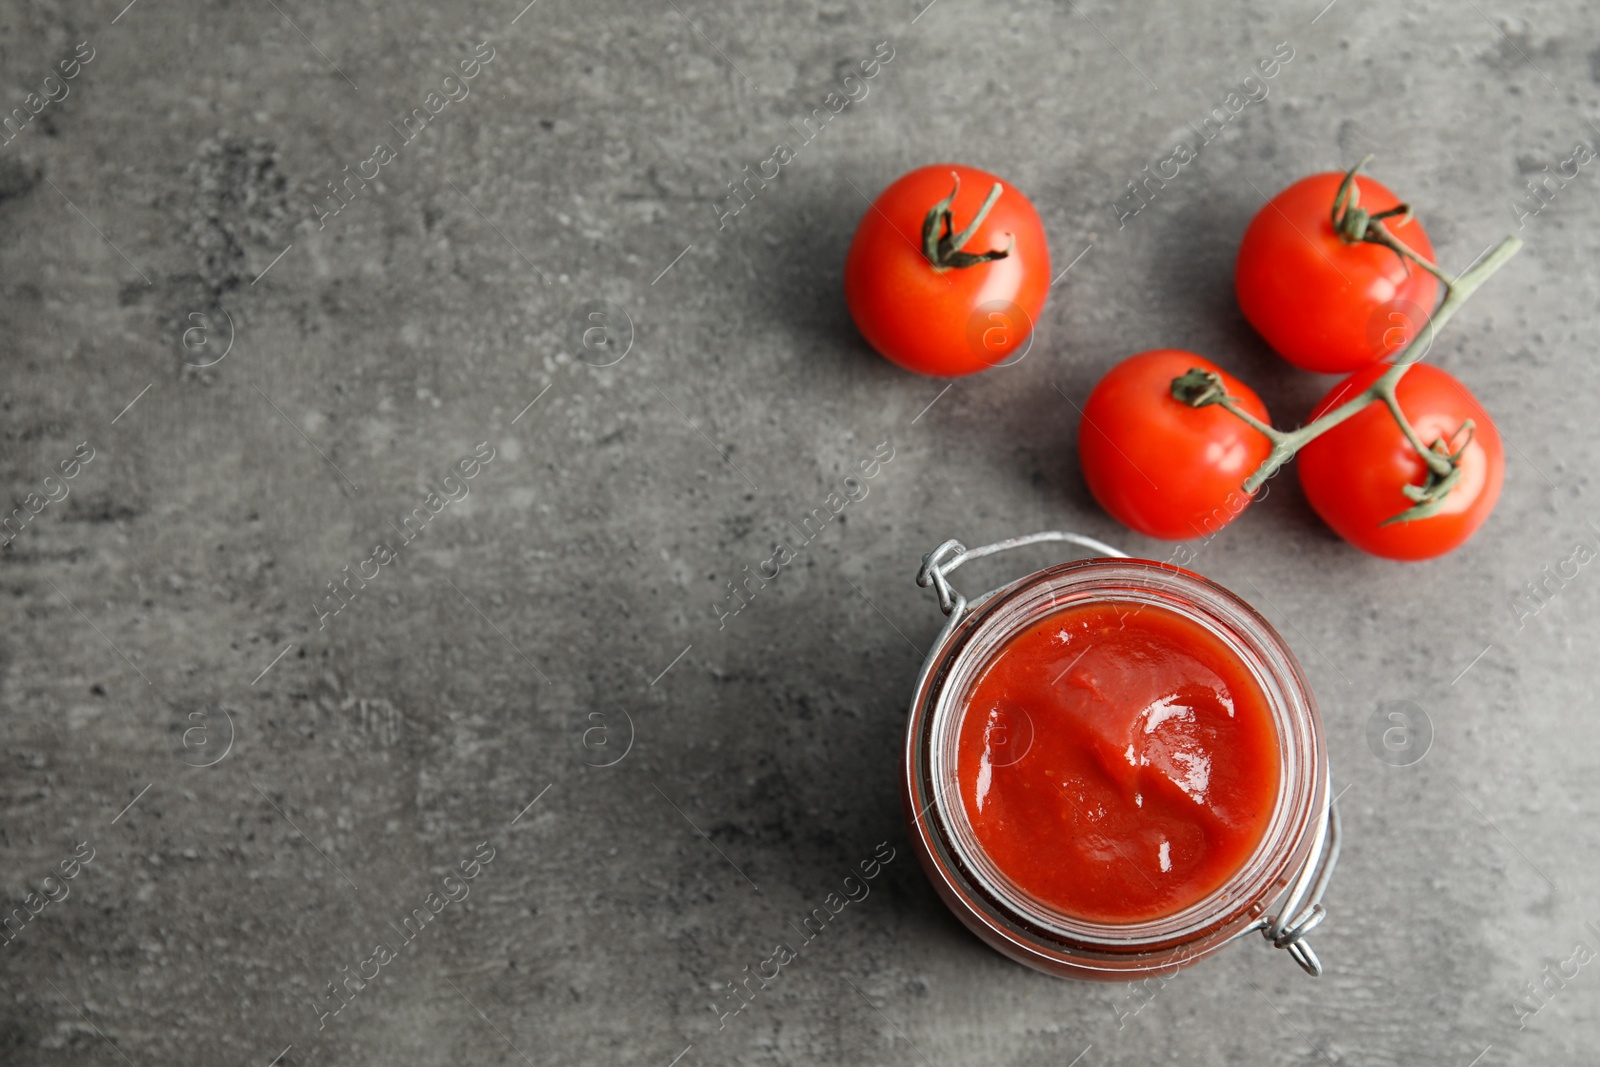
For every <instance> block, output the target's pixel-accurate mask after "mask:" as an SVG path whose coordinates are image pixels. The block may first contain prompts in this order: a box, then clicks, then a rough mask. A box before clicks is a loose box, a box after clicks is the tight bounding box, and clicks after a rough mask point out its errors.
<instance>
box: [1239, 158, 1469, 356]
mask: <svg viewBox="0 0 1600 1067" xmlns="http://www.w3.org/2000/svg"><path fill="white" fill-rule="evenodd" d="M1343 181H1344V175H1343V174H1339V173H1329V174H1314V175H1312V176H1311V177H1309V178H1302V179H1301V180H1300V181H1297V182H1295V183H1294V184H1293V185H1291V186H1289V188H1287V189H1285V190H1284V191H1283V192H1281V193H1279V194H1278V195H1277V196H1275V197H1273V198H1272V199H1271V200H1270V201H1268V203H1267V205H1266V206H1265V207H1263V208H1262V209H1261V210H1260V211H1259V212H1257V213H1256V217H1255V218H1254V219H1251V220H1250V226H1249V228H1248V229H1246V230H1245V232H1244V241H1243V243H1241V244H1240V245H1239V262H1238V264H1237V266H1236V267H1235V268H1234V279H1233V284H1234V289H1235V290H1236V291H1237V293H1238V295H1239V308H1240V310H1241V311H1243V312H1244V317H1245V318H1246V319H1249V320H1250V325H1252V326H1254V327H1255V328H1256V330H1257V332H1259V333H1260V334H1261V336H1262V337H1264V338H1265V339H1266V342H1267V344H1269V345H1271V346H1272V347H1273V350H1274V351H1276V352H1277V353H1278V354H1279V355H1280V356H1282V357H1283V358H1284V359H1286V360H1288V361H1289V362H1290V363H1293V364H1294V365H1295V366H1297V367H1300V368H1302V369H1304V370H1310V371H1317V372H1319V373H1322V374H1346V373H1349V372H1350V371H1353V370H1358V369H1360V368H1361V367H1365V366H1367V365H1368V364H1371V363H1374V362H1376V361H1378V360H1381V359H1387V358H1388V357H1390V356H1393V355H1394V354H1395V353H1396V352H1397V351H1399V350H1400V349H1401V348H1403V347H1405V345H1406V343H1407V342H1408V341H1410V339H1411V338H1412V337H1413V336H1414V335H1415V334H1416V333H1418V332H1419V331H1420V330H1421V328H1422V325H1423V323H1424V322H1426V321H1427V317H1428V316H1429V315H1431V314H1432V313H1433V305H1434V299H1435V298H1436V297H1437V296H1438V293H1439V280H1438V279H1437V278H1435V277H1434V276H1433V275H1431V274H1429V273H1428V272H1427V271H1425V270H1423V269H1422V268H1421V267H1419V266H1417V264H1415V263H1410V262H1407V261H1405V260H1403V259H1402V257H1401V256H1400V255H1399V253H1397V252H1395V251H1394V250H1393V249H1389V248H1385V247H1383V246H1382V245H1376V244H1368V243H1366V242H1360V243H1355V244H1352V243H1349V242H1347V241H1345V240H1344V239H1343V238H1342V237H1340V236H1339V234H1338V233H1336V232H1335V231H1334V228H1333V218H1332V210H1333V202H1334V198H1335V197H1336V196H1337V195H1338V192H1339V184H1340V183H1341V182H1343ZM1356 187H1357V189H1359V190H1360V198H1359V204H1360V206H1361V208H1363V209H1364V210H1366V211H1369V212H1371V213H1373V214H1377V213H1378V212H1380V211H1385V210H1388V209H1389V208H1392V207H1394V206H1395V205H1396V204H1398V203H1399V201H1398V200H1397V199H1396V198H1395V195H1394V194H1393V193H1391V192H1390V191H1389V190H1388V189H1385V188H1384V187H1383V186H1382V185H1379V184H1378V183H1377V182H1375V181H1373V180H1372V179H1371V178H1367V177H1364V176H1361V175H1357V177H1356ZM1383 224H1384V225H1385V226H1387V227H1388V228H1389V232H1390V233H1392V234H1394V236H1395V237H1396V238H1397V239H1399V240H1400V241H1401V242H1403V243H1404V244H1405V245H1406V246H1407V247H1409V248H1410V249H1411V250H1412V251H1414V252H1416V253H1417V254H1418V255H1420V256H1422V257H1424V258H1425V259H1428V260H1430V261H1431V260H1432V259H1433V244H1432V242H1430V241H1429V240H1428V235H1427V234H1426V233H1424V232H1423V229H1422V223H1420V222H1418V221H1417V220H1416V219H1414V218H1413V219H1405V220H1402V218H1401V217H1395V218H1390V219H1385V220H1383Z"/></svg>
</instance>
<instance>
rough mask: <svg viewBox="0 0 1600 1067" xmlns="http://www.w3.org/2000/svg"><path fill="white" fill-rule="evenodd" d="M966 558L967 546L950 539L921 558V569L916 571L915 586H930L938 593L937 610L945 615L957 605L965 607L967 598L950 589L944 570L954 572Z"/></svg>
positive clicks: (954, 609) (953, 610)
mask: <svg viewBox="0 0 1600 1067" xmlns="http://www.w3.org/2000/svg"><path fill="white" fill-rule="evenodd" d="M966 558H967V546H966V545H963V544H962V543H961V542H960V541H957V540H956V539H955V538H953V537H952V538H951V539H950V540H948V541H946V542H945V543H944V544H942V545H940V546H939V547H938V548H936V549H934V550H933V551H932V552H929V553H928V554H927V555H926V556H923V557H922V567H921V569H920V570H918V571H917V584H918V585H920V586H922V588H924V589H926V588H928V586H930V585H931V586H933V588H934V589H935V590H937V591H938V593H939V610H940V611H942V612H944V613H945V614H946V615H949V614H951V613H952V612H955V611H956V607H957V605H958V604H959V605H961V606H965V605H966V602H967V598H966V597H964V596H962V595H961V594H960V593H958V592H956V591H955V590H954V589H952V588H950V581H949V579H947V578H946V577H945V568H946V567H948V568H949V569H950V570H955V569H956V568H957V567H959V566H961V564H962V563H963V562H964V561H965V560H966Z"/></svg>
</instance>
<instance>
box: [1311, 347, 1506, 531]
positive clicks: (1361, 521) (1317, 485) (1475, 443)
mask: <svg viewBox="0 0 1600 1067" xmlns="http://www.w3.org/2000/svg"><path fill="white" fill-rule="evenodd" d="M1388 369H1389V365H1388V364H1386V363H1382V364H1378V365H1377V366H1374V367H1369V368H1367V369H1366V370H1364V371H1361V372H1359V373H1357V374H1354V375H1352V376H1351V377H1349V378H1347V379H1346V380H1345V381H1343V382H1341V383H1340V384H1339V385H1338V386H1336V387H1335V388H1334V389H1333V391H1332V392H1330V393H1329V394H1328V395H1327V396H1325V397H1323V398H1322V400H1321V401H1320V402H1319V403H1318V404H1317V406H1316V408H1315V410H1313V411H1312V413H1311V419H1312V420H1313V421H1314V420H1316V419H1317V418H1318V417H1320V416H1321V415H1322V414H1323V413H1324V412H1326V411H1328V410H1330V409H1331V408H1334V407H1337V406H1338V405H1339V404H1341V403H1343V402H1345V401H1346V400H1349V399H1350V398H1352V397H1355V396H1357V395H1359V394H1360V393H1361V392H1362V391H1363V390H1365V389H1366V388H1367V387H1368V386H1369V385H1371V384H1372V383H1373V381H1375V380H1376V379H1377V378H1378V377H1379V376H1380V375H1382V374H1383V373H1384V372H1385V371H1387V370H1388ZM1395 400H1396V401H1397V402H1398V404H1399V407H1400V410H1401V411H1403V412H1405V415H1406V419H1407V421H1409V422H1410V423H1411V426H1412V428H1413V429H1415V430H1416V432H1417V436H1418V438H1420V439H1421V441H1422V443H1423V444H1424V445H1426V446H1428V447H1430V448H1433V449H1435V451H1439V452H1441V453H1442V454H1451V455H1455V454H1457V453H1459V455H1458V456H1457V458H1456V460H1455V465H1456V466H1457V467H1458V469H1459V473H1458V474H1457V475H1455V478H1456V480H1455V482H1454V484H1453V485H1451V486H1450V488H1449V490H1448V492H1446V493H1445V494H1444V496H1443V498H1442V499H1441V500H1440V501H1439V505H1438V507H1437V509H1436V511H1435V513H1434V514H1432V515H1429V516H1428V517H1425V518H1400V519H1398V521H1391V520H1397V517H1399V516H1402V515H1403V513H1405V512H1407V511H1408V510H1410V509H1411V508H1412V507H1413V506H1415V503H1416V502H1415V500H1414V498H1413V497H1412V496H1408V495H1407V494H1406V487H1407V486H1416V487H1421V486H1424V485H1425V484H1426V483H1427V480H1428V468H1427V465H1426V463H1425V462H1424V460H1423V458H1422V457H1421V456H1420V455H1419V454H1418V453H1417V450H1416V449H1415V448H1414V447H1412V445H1411V443H1410V442H1409V441H1408V440H1407V439H1406V436H1405V433H1404V432H1403V431H1402V430H1401V429H1400V425H1399V423H1397V422H1396V421H1395V420H1394V418H1393V416H1392V415H1390V413H1389V412H1388V410H1387V409H1386V408H1385V406H1384V404H1383V403H1382V401H1375V402H1373V403H1371V404H1368V405H1367V406H1366V407H1365V408H1363V409H1361V411H1359V412H1357V413H1356V414H1355V415H1353V416H1351V417H1350V418H1348V419H1346V420H1345V421H1344V422H1341V423H1340V424H1339V425H1337V426H1335V427H1333V428H1332V429H1330V430H1328V431H1327V432H1325V433H1323V434H1322V435H1320V436H1319V437H1316V438H1314V439H1313V440H1311V441H1310V442H1309V443H1307V444H1306V445H1305V446H1304V447H1303V448H1301V449H1300V452H1299V456H1298V459H1299V461H1300V484H1301V485H1302V486H1304V487H1305V493H1306V499H1308V500H1309V501H1310V502H1311V506H1312V507H1313V508H1315V509H1316V512H1317V514H1318V515H1321V516H1322V519H1323V521H1324V522H1326V523H1327V524H1328V525H1329V526H1331V527H1333V530H1334V532H1335V533H1337V534H1338V535H1339V536H1340V537H1342V538H1344V539H1345V540H1346V541H1348V542H1350V543H1351V544H1352V545H1355V546H1356V547H1357V548H1359V549H1361V550H1363V551H1365V552H1370V553H1372V554H1373V555H1375V556H1383V557H1385V558H1387V559H1402V560H1417V559H1431V558H1433V557H1434V556H1442V555H1444V554H1445V553H1446V552H1449V551H1451V550H1452V549H1454V548H1456V547H1458V546H1460V545H1461V544H1462V543H1463V542H1465V541H1466V540H1467V538H1469V537H1471V536H1472V535H1473V533H1474V532H1475V531H1476V530H1477V529H1478V527H1479V526H1482V525H1483V521H1484V520H1485V519H1487V518H1488V517H1489V513H1490V512H1491V511H1493V510H1494V505H1495V501H1497V500H1498V499H1499V498H1500V486H1501V484H1502V483H1503V482H1504V481H1505V470H1506V459H1505V452H1504V450H1503V449H1502V447H1501V444H1500V434H1499V432H1498V431H1497V430H1496V429H1495V425H1494V420H1493V419H1491V418H1490V417H1489V413H1488V412H1487V411H1485V410H1484V409H1483V405H1481V404H1479V403H1478V401H1477V399H1476V398H1474V397H1473V395H1472V394H1471V393H1469V392H1468V391H1467V389H1466V387H1465V386H1464V385H1462V384H1461V383H1460V382H1458V381H1456V379H1455V378H1454V377H1452V376H1451V375H1450V374H1449V373H1448V372H1447V371H1443V370H1440V369H1439V368H1438V367H1435V366H1432V365H1431V364H1427V363H1419V364H1416V365H1415V366H1413V367H1412V368H1411V369H1410V370H1408V371H1407V372H1406V374H1405V376H1404V377H1403V378H1401V379H1400V381H1399V382H1398V383H1397V384H1396V385H1395ZM1469 421H1470V423H1471V425H1470V426H1469V425H1468V423H1469Z"/></svg>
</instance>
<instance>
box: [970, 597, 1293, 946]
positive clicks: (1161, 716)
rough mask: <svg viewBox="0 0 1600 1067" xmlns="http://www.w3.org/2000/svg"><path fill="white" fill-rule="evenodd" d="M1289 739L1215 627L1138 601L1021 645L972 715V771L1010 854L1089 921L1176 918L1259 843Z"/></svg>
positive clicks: (1023, 878)
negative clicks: (1282, 737)
mask: <svg viewBox="0 0 1600 1067" xmlns="http://www.w3.org/2000/svg"><path fill="white" fill-rule="evenodd" d="M1279 763H1280V754H1279V750H1278V734H1277V729H1276V726H1275V725H1274V722H1273V719H1272V713H1271V710H1270V709H1269V707H1268V704H1267V698H1266V695H1265V694H1264V693H1263V692H1262V691H1261V687H1260V686H1259V685H1258V684H1257V683H1256V681H1255V679H1254V677H1253V676H1252V675H1251V673H1250V670H1249V668H1248V667H1247V666H1246V665H1245V664H1244V663H1243V662H1241V661H1240V659H1239V658H1238V656H1237V655H1235V654H1234V653H1233V652H1232V651H1231V650H1230V649H1229V648H1228V647H1227V645H1225V644H1224V643H1223V642H1222V641H1221V640H1220V639H1218V638H1217V637H1216V636H1215V635H1213V634H1211V633H1209V632H1208V631H1207V630H1205V629H1204V628H1203V627H1202V626H1200V625H1199V624H1198V623H1195V622H1193V621H1191V620H1190V619H1187V618H1185V617H1184V616H1182V615H1179V614H1177V613H1176V612H1173V611H1170V610H1167V609H1165V608H1157V607H1151V606H1147V605H1139V604H1135V603H1131V602H1122V603H1116V602H1108V603H1099V604H1093V605H1085V606H1078V607H1071V608H1067V609H1064V610H1062V611H1059V612H1056V613H1055V614H1053V615H1050V616H1049V617H1047V618H1045V619H1043V620H1041V621H1040V622H1038V623H1036V624H1035V625H1033V626H1032V627H1031V628H1029V629H1028V630H1025V631H1023V632H1022V633H1020V634H1017V635H1016V636H1015V637H1013V638H1011V639H1010V640H1009V641H1008V642H1006V644H1005V645H1004V646H1003V647H1002V648H1001V649H1000V651H999V652H998V653H997V654H996V655H995V657H994V659H993V660H991V661H990V662H989V664H988V665H987V666H986V667H985V668H984V670H983V673H982V675H981V676H980V677H979V679H978V681H977V684H976V685H975V687H974V688H973V691H972V696H971V699H970V700H969V701H968V703H967V707H966V709H965V711H964V712H963V715H962V721H961V734H960V742H959V749H958V752H957V775H958V779H959V783H960V790H961V798H962V802H963V803H964V805H965V806H966V811H967V817H968V819H969V820H970V821H971V823H972V827H973V829H974V830H975V831H976V833H977V837H978V841H979V842H980V843H981V844H982V846H983V849H984V851H985V852H987V853H988V855H989V857H990V858H991V859H992V860H993V861H994V863H995V865H996V866H997V867H998V868H999V869H1000V870H1001V871H1002V872H1003V873H1004V874H1005V875H1006V876H1007V877H1008V878H1010V879H1011V881H1012V882H1014V883H1015V884H1016V885H1017V886H1018V887H1020V888H1021V889H1022V890H1024V891H1025V892H1027V893H1028V894H1029V895H1031V896H1032V897H1034V898H1035V899H1037V900H1038V901H1040V902H1041V903H1043V904H1045V905H1047V906H1049V907H1051V908H1053V909H1055V910H1056V911H1059V912H1062V913H1064V914H1066V915H1070V916H1072V917H1075V918H1078V919H1081V920H1085V921H1090V922H1098V923H1109V924H1126V923H1135V922H1144V921H1148V920H1151V919H1157V918H1161V917H1162V916H1166V915H1172V914H1174V913H1176V912H1179V911H1182V910H1183V909H1184V908H1187V907H1189V906H1190V905H1191V904H1194V903H1196V902H1198V901H1200V900H1202V899H1204V898H1205V897H1206V896H1208V895H1209V894H1210V893H1212V892H1213V891H1215V890H1216V889H1217V888H1218V887H1219V886H1221V885H1222V884H1223V883H1224V882H1226V881H1227V880H1228V878H1229V876H1231V875H1232V874H1234V873H1235V872H1236V871H1238V870H1239V869H1240V868H1241V867H1243V866H1244V864H1245V862H1246V861H1247V860H1248V859H1249V858H1250V856H1251V854H1252V853H1253V852H1254V851H1255V848H1256V845H1257V844H1258V843H1259V842H1260V840H1261V837H1262V835H1263V833H1264V832H1265V831H1266V827H1267V823H1268V822H1269V821H1270V820H1271V817H1272V811H1273V807H1274V805H1275V803H1276V800H1277V795H1278V778H1279Z"/></svg>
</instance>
